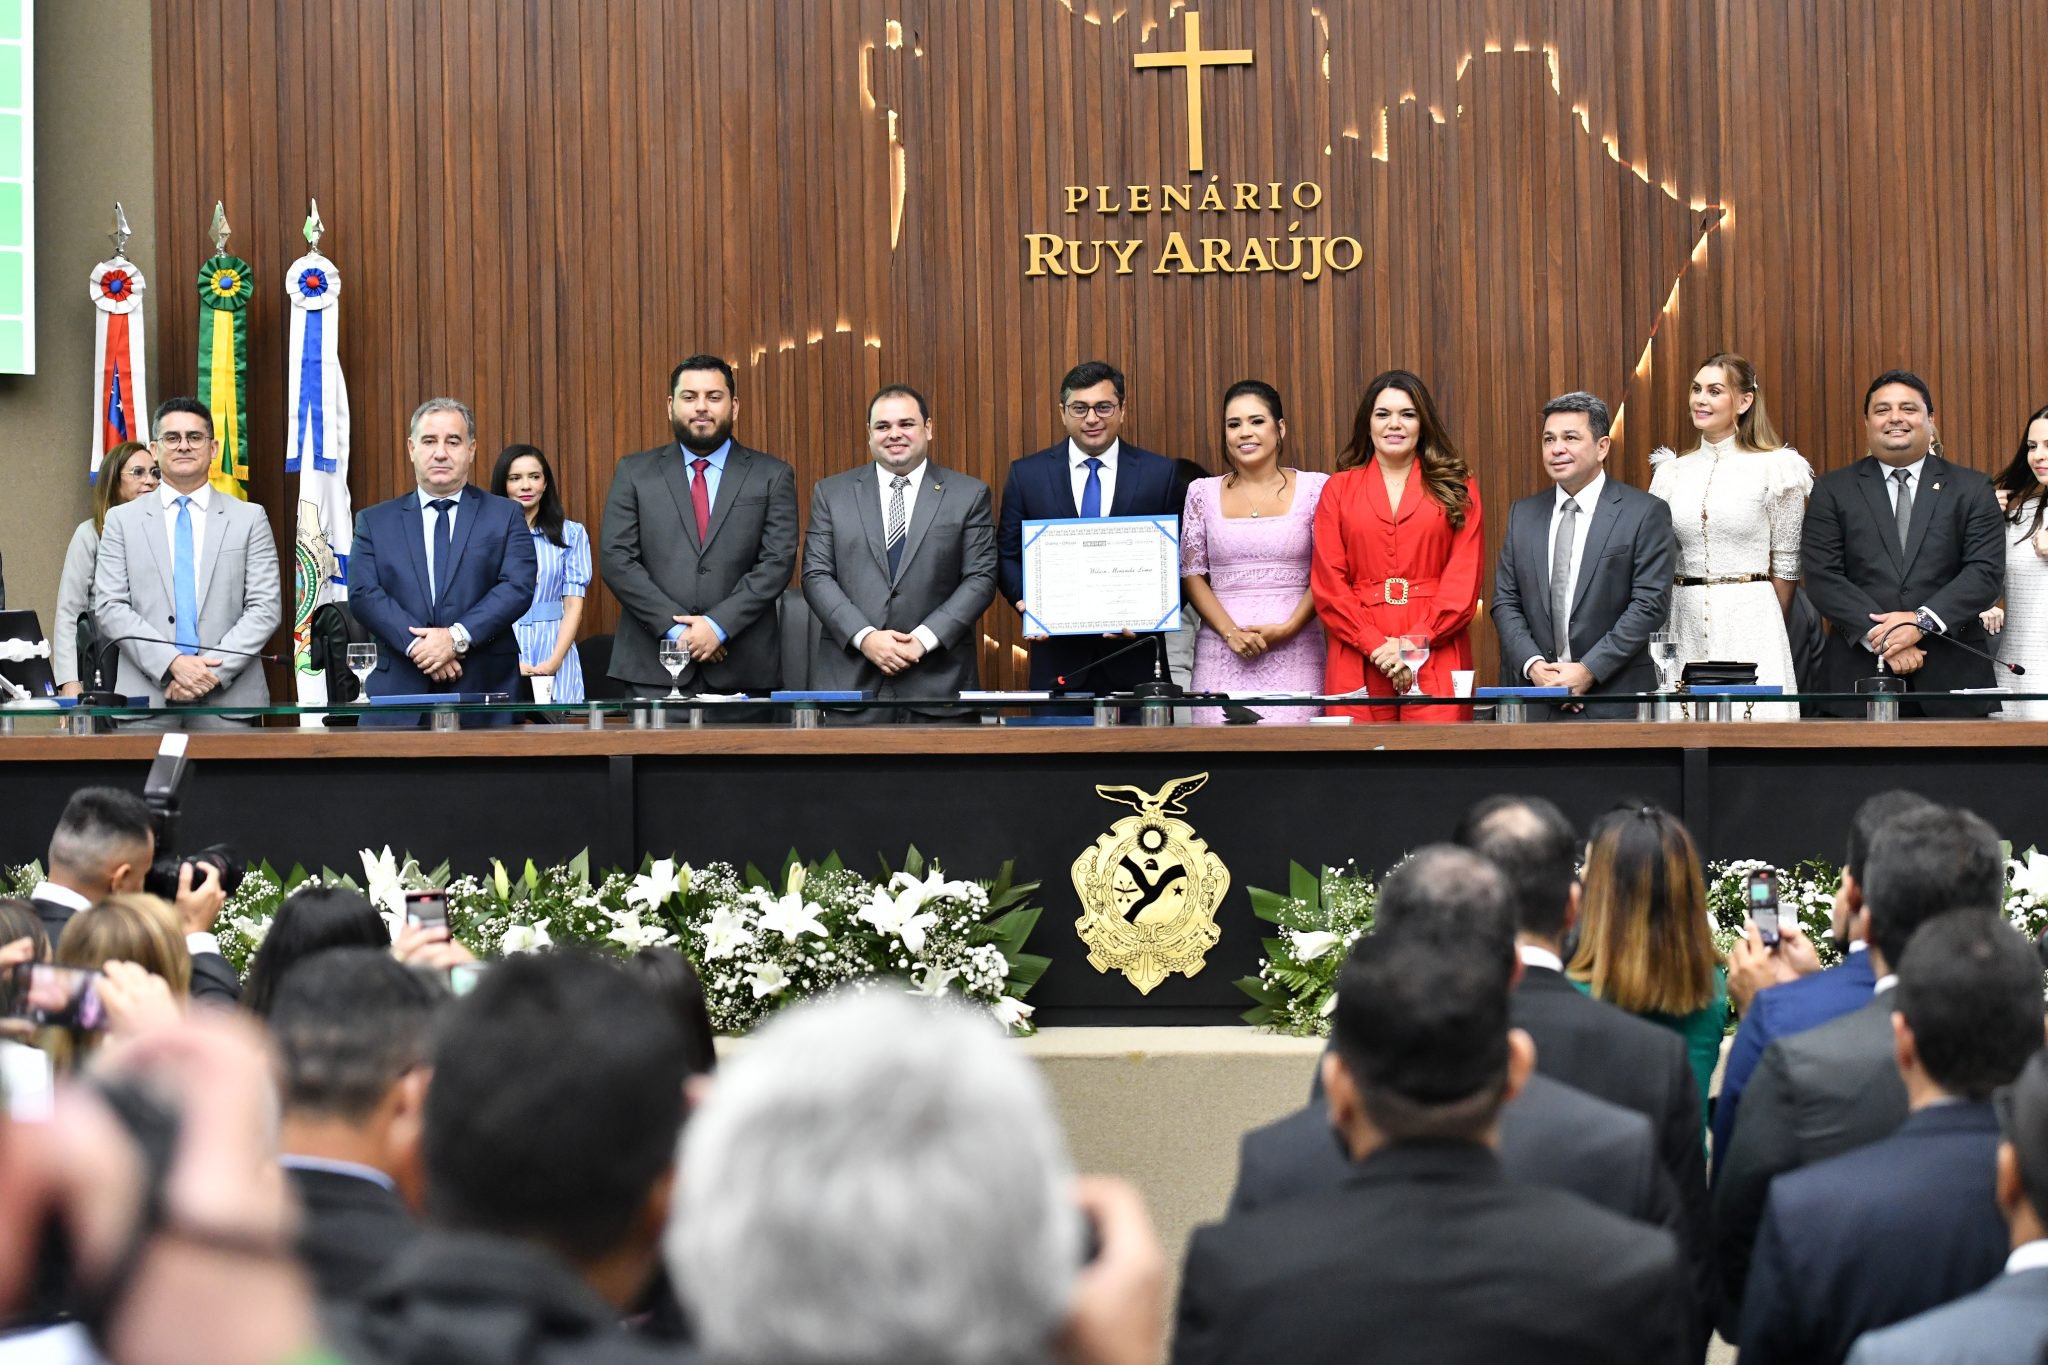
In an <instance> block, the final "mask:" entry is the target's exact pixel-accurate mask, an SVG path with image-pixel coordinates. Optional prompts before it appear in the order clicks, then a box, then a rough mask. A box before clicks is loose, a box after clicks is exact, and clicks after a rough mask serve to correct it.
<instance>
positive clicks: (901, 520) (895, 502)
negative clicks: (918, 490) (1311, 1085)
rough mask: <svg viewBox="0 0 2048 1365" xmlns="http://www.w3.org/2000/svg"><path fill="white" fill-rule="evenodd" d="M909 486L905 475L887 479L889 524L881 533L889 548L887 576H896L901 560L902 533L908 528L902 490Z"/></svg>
mask: <svg viewBox="0 0 2048 1365" xmlns="http://www.w3.org/2000/svg"><path fill="white" fill-rule="evenodd" d="M908 487H910V479H909V477H908V476H907V475H903V474H898V475H897V476H896V477H895V478H893V479H891V480H889V525H888V527H887V529H886V530H885V532H884V534H883V537H882V539H883V542H884V544H886V545H887V546H888V549H889V577H891V578H894V577H895V576H896V566H897V565H899V564H901V563H902V562H903V533H904V531H905V530H907V529H908V526H907V525H906V522H907V521H908V520H909V519H908V518H907V517H905V516H904V514H903V490H904V489H906V488H908Z"/></svg>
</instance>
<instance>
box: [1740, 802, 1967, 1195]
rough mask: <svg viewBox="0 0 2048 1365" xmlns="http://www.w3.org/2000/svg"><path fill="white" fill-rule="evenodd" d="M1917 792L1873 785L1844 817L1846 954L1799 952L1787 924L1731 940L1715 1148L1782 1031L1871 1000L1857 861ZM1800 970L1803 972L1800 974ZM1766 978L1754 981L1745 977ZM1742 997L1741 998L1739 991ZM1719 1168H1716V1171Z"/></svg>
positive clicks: (1838, 911) (1838, 931) (1840, 937)
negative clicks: (1831, 961) (1727, 1041)
mask: <svg viewBox="0 0 2048 1365" xmlns="http://www.w3.org/2000/svg"><path fill="white" fill-rule="evenodd" d="M1932 804H1933V803H1932V802H1930V801H1929V800H1928V799H1927V798H1926V797H1924V796H1921V795H1920V794H1919V793H1917V792H1909V791H1902V790H1893V791H1886V792H1879V793H1878V794H1877V795H1875V796H1873V797H1870V798H1868V799H1867V800H1865V801H1864V803H1863V804H1862V805H1860V806H1858V807H1857V808H1856V814H1855V816H1854V817H1853V818H1852V819H1851V820H1850V822H1849V855H1848V859H1847V861H1845V862H1844V863H1843V864H1842V885H1841V889H1840V890H1838V891H1836V892H1835V904H1834V911H1833V914H1832V916H1831V921H1832V922H1831V925H1830V928H1831V930H1832V933H1833V936H1834V940H1835V942H1837V943H1840V944H1843V945H1845V946H1846V955H1845V956H1844V957H1843V958H1842V960H1841V961H1840V962H1837V963H1836V964H1835V965H1834V966H1832V967H1830V968H1828V969H1827V970H1826V971H1820V970H1818V968H1819V966H1820V961H1819V959H1818V958H1817V957H1815V956H1814V955H1813V953H1812V951H1811V949H1810V948H1808V949H1807V951H1805V952H1804V953H1801V952H1800V951H1799V949H1800V947H1801V946H1802V945H1804V943H1805V939H1804V936H1803V935H1800V934H1799V933H1798V931H1796V930H1791V931H1788V932H1787V933H1786V934H1785V936H1784V938H1782V939H1781V940H1780V943H1779V947H1778V949H1777V950H1776V951H1775V952H1774V951H1772V950H1770V949H1767V948H1765V947H1764V946H1763V940H1762V938H1761V937H1760V936H1759V935H1758V934H1757V932H1756V930H1754V929H1751V930H1750V931H1749V936H1748V938H1746V939H1745V940H1744V941H1743V942H1741V943H1738V944H1736V945H1735V950H1734V951H1733V952H1732V953H1730V954H1729V960H1728V994H1729V995H1730V997H1732V998H1733V999H1734V1001H1735V1008H1736V1011H1737V1013H1739V1014H1741V1015H1742V1027H1741V1028H1739V1029H1737V1030H1736V1032H1735V1041H1734V1043H1733V1044H1731V1045H1730V1046H1729V1048H1728V1062H1727V1065H1726V1066H1724V1067H1723V1068H1722V1070H1721V1091H1720V1093H1719V1094H1718V1095H1717V1096H1716V1097H1715V1099H1714V1150H1715V1151H1716V1152H1726V1151H1727V1150H1728V1145H1729V1144H1730V1143H1731V1142H1733V1141H1734V1140H1735V1116H1736V1114H1738V1113H1740V1112H1741V1109H1742V1092H1743V1091H1745V1090H1747V1089H1748V1088H1749V1078H1750V1077H1751V1076H1753V1075H1755V1074H1756V1067H1757V1063H1758V1062H1760V1061H1762V1060H1763V1056H1764V1049H1765V1048H1767V1047H1769V1046H1770V1045H1771V1044H1772V1043H1774V1042H1776V1041H1777V1040H1778V1039H1780V1038H1789V1037H1790V1036H1791V1035H1793V1034H1795V1033H1804V1032H1805V1031H1806V1030H1808V1029H1810V1028H1818V1027H1820V1026H1821V1025H1822V1024H1825V1023H1827V1022H1828V1021H1829V1020H1830V1019H1839V1018H1841V1017H1842V1016H1843V1015H1845V1014H1850V1013H1853V1012H1854V1011H1856V1010H1859V1009H1861V1008H1862V1007H1863V1006H1865V1005H1867V1004H1869V1003H1870V996H1871V992H1872V991H1873V990H1874V989H1876V986H1877V974H1876V973H1875V972H1873V971H1872V970H1871V969H1870V954H1869V952H1868V951H1867V950H1868V948H1869V946H1870V915H1869V913H1868V912H1867V911H1866V910H1865V909H1864V908H1863V882H1862V880H1861V878H1862V869H1863V860H1864V858H1866V857H1867V856H1869V853H1870V846H1871V845H1872V844H1873V843H1875V842H1876V841H1877V832H1878V831H1879V830H1880V829H1882V828H1883V827H1884V826H1885V825H1886V824H1887V823H1888V822H1890V821H1891V820H1893V819H1895V818H1896V817H1898V816H1901V815H1904V814H1906V813H1907V812H1909V811H1915V810H1924V809H1926V808H1927V807H1928V806H1930V805H1932ZM1801 973H1805V975H1801ZM1757 980H1761V981H1765V982H1770V983H1772V984H1769V985H1764V986H1756V987H1754V988H1753V989H1754V992H1755V993H1754V994H1753V995H1750V994H1749V993H1748V992H1749V988H1748V987H1747V985H1746V983H1748V982H1751V981H1757ZM1746 996H1747V998H1745V997H1746ZM1715 1173H1716V1174H1717V1175H1718V1174H1719V1171H1718V1169H1717V1170H1716V1172H1715Z"/></svg>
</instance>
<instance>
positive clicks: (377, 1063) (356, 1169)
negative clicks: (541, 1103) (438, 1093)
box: [269, 948, 448, 1300]
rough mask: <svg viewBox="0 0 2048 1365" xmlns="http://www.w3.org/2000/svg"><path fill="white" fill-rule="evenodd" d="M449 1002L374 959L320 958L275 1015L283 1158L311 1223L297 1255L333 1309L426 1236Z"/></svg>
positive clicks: (293, 979)
mask: <svg viewBox="0 0 2048 1365" xmlns="http://www.w3.org/2000/svg"><path fill="white" fill-rule="evenodd" d="M447 996H448V993H447V991H446V989H445V988H443V987H442V985H441V984H440V983H439V982H438V981H437V980H435V979H434V978H433V977H431V976H428V975H427V974H426V973H424V972H421V971H417V970H415V969H413V968H411V967H408V966H406V965H405V964H404V963H402V962H400V961H399V960H398V959H397V958H395V957H393V956H392V955H391V954H390V953H388V952H379V951H378V950H376V949H374V948H335V949H331V950H329V951H327V952H324V953H315V954H314V955H313V956H311V957H309V958H306V959H305V960H303V961H301V962H300V963H298V964H297V965H296V966H294V967H293V968H292V969H291V970H290V971H288V972H286V973H285V976H284V979H283V980H282V981H280V982H279V983H278V987H277V996H276V998H275V1000H274V1001H273V1002H272V1005H271V1009H270V1019H269V1023H270V1035H271V1037H272V1039H273V1040H275V1042H276V1044H277V1050H278V1054H279V1057H280V1060H281V1061H282V1063H283V1070H284V1087H283V1088H284V1096H283V1099H284V1124H283V1131H282V1134H281V1137H280V1142H279V1148H280V1150H281V1152H282V1153H283V1155H282V1156H281V1158H280V1161H281V1164H282V1165H283V1166H284V1169H285V1174H286V1176H287V1177H288V1178H289V1179H290V1180H291V1182H292V1189H293V1190H294V1191H295V1192H296V1193H297V1194H298V1196H299V1203H300V1205H301V1206H303V1208H304V1210H305V1218H304V1221H303V1222H302V1224H301V1225H300V1228H299V1255H300V1258H301V1259H302V1260H304V1261H305V1263H306V1270H307V1273H308V1274H309V1275H311V1277H312V1280H313V1287H314V1289H315V1290H316V1291H318V1293H319V1295H320V1297H321V1298H322V1299H323V1300H337V1299H340V1300H347V1299H353V1298H355V1297H356V1296H357V1295H358V1294H360V1293H361V1292H362V1289H363V1286H364V1285H366V1284H367V1283H368V1282H369V1281H370V1280H371V1279H372V1278H373V1277H375V1276H376V1275H377V1274H378V1272H380V1271H381V1270H383V1268H384V1267H385V1266H386V1265H387V1264H389V1263H390V1261H391V1259H392V1258H393V1257H394V1256H396V1255H397V1254H398V1253H399V1252H400V1251H402V1250H403V1249H404V1248H405V1247H406V1246H408V1245H410V1244H411V1242H412V1240H413V1238H414V1237H415V1236H416V1235H417V1232H418V1229H417V1227H416V1226H415V1225H414V1223H413V1217H412V1211H411V1209H410V1208H408V1206H407V1202H406V1196H405V1192H406V1190H407V1189H408V1188H410V1190H411V1193H412V1194H413V1196H414V1197H415V1198H417V1196H418V1193H419V1188H418V1186H419V1143H420V1114H421V1111H422V1109H423V1108H424V1107H425V1105H426V1097H427V1065H426V1064H427V1047H428V1044H429V1043H430V1041H431V1035H432V1032H433V1025H434V1017H435V1015H436V1013H437V1012H438V1011H439V1009H440V1007H441V1005H442V1003H443V1002H444V1001H445V1000H446V999H447Z"/></svg>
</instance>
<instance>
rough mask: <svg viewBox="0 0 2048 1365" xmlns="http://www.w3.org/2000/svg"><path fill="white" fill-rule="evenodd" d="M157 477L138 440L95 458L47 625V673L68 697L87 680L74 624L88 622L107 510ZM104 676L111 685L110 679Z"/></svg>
mask: <svg viewBox="0 0 2048 1365" xmlns="http://www.w3.org/2000/svg"><path fill="white" fill-rule="evenodd" d="M161 478H162V475H161V474H159V472H158V470H157V464H156V452H155V451H153V450H151V449H150V448H149V447H148V446H146V445H144V444H143V443H142V442H140V441H123V442H122V443H121V444H119V445H117V446H115V447H114V448H113V449H112V450H109V451H108V452H107V453H106V454H105V455H103V456H101V457H100V468H99V473H98V474H96V475H95V476H94V478H93V486H92V516H91V517H90V518H88V519H87V520H85V521H81V522H79V523H78V529H77V530H75V531H73V532H72V533H71V544H70V545H69V546H67V547H66V548H65V551H64V572H63V575H62V576H61V577H60V578H58V580H57V622H56V624H55V625H54V626H52V627H51V628H50V672H51V674H52V675H53V676H54V677H55V679H56V682H57V690H58V691H59V692H62V693H63V694H64V695H65V696H67V697H75V696H77V695H78V694H79V693H80V692H82V691H83V690H84V689H85V684H86V683H88V682H90V681H91V679H90V678H89V677H87V676H86V675H87V674H88V673H89V672H90V671H91V669H92V661H91V660H90V659H86V658H84V657H82V655H81V652H80V649H79V637H80V634H81V632H80V630H79V626H80V625H81V624H86V625H90V624H91V622H92V577H93V571H94V569H96V568H97V567H98V566H99V559H100V532H101V531H102V530H104V529H105V528H106V524H107V513H108V512H110V511H112V510H113V509H114V508H116V507H119V506H120V505H121V504H122V503H124V502H128V501H131V500H132V499H135V498H139V497H142V496H143V495H144V494H147V493H154V492H156V486H157V484H158V482H159V481H160V480H161ZM85 634H86V637H87V641H88V643H89V642H90V641H91V640H96V639H98V638H99V632H98V630H97V629H92V630H90V631H88V632H85ZM106 681H107V685H108V686H110V687H111V686H112V685H113V681H114V680H113V679H112V678H109V679H107V680H106Z"/></svg>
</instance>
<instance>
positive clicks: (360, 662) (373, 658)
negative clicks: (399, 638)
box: [346, 644, 377, 705]
mask: <svg viewBox="0 0 2048 1365" xmlns="http://www.w3.org/2000/svg"><path fill="white" fill-rule="evenodd" d="M346 658H347V661H348V671H349V672H351V673H353V674H355V675H356V700H357V701H359V702H362V703H364V704H365V705H367V704H368V703H369V700H370V675H371V674H372V673H374V672H376V671H377V646H376V645H374V644H366V645H350V646H349V647H348V654H347V655H346Z"/></svg>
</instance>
